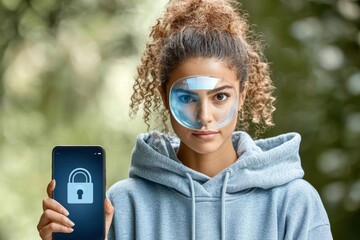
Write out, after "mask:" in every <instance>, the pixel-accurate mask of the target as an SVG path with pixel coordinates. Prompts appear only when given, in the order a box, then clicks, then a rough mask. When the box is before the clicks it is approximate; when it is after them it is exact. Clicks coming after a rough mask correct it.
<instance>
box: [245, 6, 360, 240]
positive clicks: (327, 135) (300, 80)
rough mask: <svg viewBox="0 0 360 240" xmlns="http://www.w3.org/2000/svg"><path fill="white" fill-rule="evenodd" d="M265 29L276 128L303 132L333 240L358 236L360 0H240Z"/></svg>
mask: <svg viewBox="0 0 360 240" xmlns="http://www.w3.org/2000/svg"><path fill="white" fill-rule="evenodd" d="M243 7H244V9H246V10H247V11H248V12H249V15H250V22H252V23H255V24H256V25H257V27H255V29H256V30H258V31H260V32H262V33H263V36H264V40H265V43H267V45H266V48H265V50H266V51H265V55H266V57H267V59H268V61H269V62H270V63H271V68H272V73H273V74H272V78H273V80H274V82H275V86H276V87H277V91H276V96H277V104H276V106H277V110H276V112H275V115H274V117H275V123H276V127H275V128H273V129H272V130H271V131H269V132H268V133H267V135H268V136H271V135H275V134H279V133H284V132H288V131H297V132H300V133H301V135H302V145H301V152H300V155H301V158H302V165H303V167H304V169H305V179H307V180H308V181H309V182H310V183H312V184H313V185H314V187H315V188H316V189H317V190H318V191H319V192H320V195H321V197H322V200H323V202H324V205H325V208H326V209H327V212H328V215H329V218H330V221H331V224H332V231H333V234H334V239H354V240H355V239H359V237H360V230H359V228H358V227H357V226H360V180H359V179H360V143H359V142H360V69H359V67H360V65H359V63H360V59H359V56H360V55H359V53H360V47H359V46H360V30H359V25H360V21H359V19H360V7H359V5H358V2H357V1H345V0H339V1H335V0H312V1H297V0H291V1H285V0H283V1H260V0H251V1H250V0H249V1H243Z"/></svg>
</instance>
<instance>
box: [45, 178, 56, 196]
mask: <svg viewBox="0 0 360 240" xmlns="http://www.w3.org/2000/svg"><path fill="white" fill-rule="evenodd" d="M55 185H56V182H55V179H53V180H51V181H50V183H49V184H48V186H47V189H46V192H47V195H48V196H49V198H52V197H53V191H54V189H55Z"/></svg>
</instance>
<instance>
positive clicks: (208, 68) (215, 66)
mask: <svg viewBox="0 0 360 240" xmlns="http://www.w3.org/2000/svg"><path fill="white" fill-rule="evenodd" d="M196 75H198V76H199V75H204V76H212V77H216V78H220V79H223V80H225V81H226V82H227V83H230V84H232V85H233V86H234V87H235V89H236V90H237V91H238V90H239V87H240V86H239V82H238V80H237V76H236V71H234V70H232V69H230V68H229V67H228V66H227V64H226V63H225V62H222V61H220V60H217V59H211V58H191V59H188V60H186V61H185V62H183V63H181V64H180V65H179V66H177V67H175V68H174V70H173V71H172V72H171V73H170V74H169V80H168V83H167V91H169V89H170V88H171V86H172V85H173V84H174V82H175V81H176V80H178V79H181V78H186V77H190V76H196Z"/></svg>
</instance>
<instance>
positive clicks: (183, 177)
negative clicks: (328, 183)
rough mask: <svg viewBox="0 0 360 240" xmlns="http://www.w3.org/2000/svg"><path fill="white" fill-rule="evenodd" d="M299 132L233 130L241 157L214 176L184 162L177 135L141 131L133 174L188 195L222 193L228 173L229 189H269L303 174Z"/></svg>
mask: <svg viewBox="0 0 360 240" xmlns="http://www.w3.org/2000/svg"><path fill="white" fill-rule="evenodd" d="M300 141H301V137H300V135H299V134H298V133H287V134H283V135H279V136H277V137H272V138H267V139H261V140H255V141H254V140H253V139H252V138H251V137H250V136H249V135H248V134H247V133H245V132H241V131H239V132H234V133H233V135H232V142H233V145H234V148H235V149H236V151H237V155H238V159H237V161H236V162H235V163H234V164H232V165H231V166H230V167H228V168H227V169H225V170H224V171H222V172H220V173H219V174H217V175H216V176H214V177H212V178H211V177H209V176H207V175H205V174H202V173H200V172H197V171H194V170H193V169H191V168H188V167H187V166H185V165H183V164H182V163H181V162H180V161H179V160H178V158H177V157H176V151H177V149H178V148H179V144H180V140H179V139H178V138H177V137H176V136H172V135H168V134H162V133H160V132H157V131H154V132H150V133H144V134H140V135H139V136H138V137H137V141H136V145H135V148H134V150H133V153H132V159H131V166H130V173H129V174H130V177H132V178H136V177H139V178H144V179H146V180H149V181H152V182H156V183H158V184H162V185H165V186H167V187H170V188H173V189H175V190H177V191H178V192H181V193H182V194H184V195H186V196H193V194H192V193H191V191H192V190H191V189H189V177H190V178H191V179H192V180H193V181H194V182H193V183H192V184H193V185H194V186H193V188H194V189H193V191H194V194H195V196H196V197H220V196H221V194H222V187H223V183H224V179H225V178H226V177H227V176H226V175H228V179H227V180H226V181H227V186H226V192H227V193H238V192H241V191H244V190H248V189H250V188H262V189H268V188H272V187H275V186H280V185H283V184H286V183H288V182H290V181H292V180H294V179H297V178H302V177H303V175H304V171H303V169H302V168H301V163H300V157H299V146H300Z"/></svg>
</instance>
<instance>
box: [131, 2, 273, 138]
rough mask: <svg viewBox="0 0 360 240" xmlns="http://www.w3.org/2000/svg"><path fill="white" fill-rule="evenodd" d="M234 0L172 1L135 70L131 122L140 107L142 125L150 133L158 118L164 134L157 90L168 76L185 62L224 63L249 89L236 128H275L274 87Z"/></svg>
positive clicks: (164, 113) (163, 114)
mask: <svg viewBox="0 0 360 240" xmlns="http://www.w3.org/2000/svg"><path fill="white" fill-rule="evenodd" d="M239 9H240V8H239V6H238V5H237V4H236V2H235V1H232V0H170V1H169V3H168V4H167V7H166V10H165V13H164V15H163V16H162V17H160V18H159V19H157V23H156V24H155V25H154V26H153V27H152V29H151V33H150V41H149V42H148V43H147V45H146V49H145V51H144V53H143V56H142V58H141V63H140V65H139V66H138V68H137V76H136V78H135V84H134V86H133V90H134V92H133V94H132V96H131V103H130V112H129V113H130V116H131V117H134V116H135V115H136V114H137V112H138V111H139V108H140V105H141V104H143V110H144V116H143V119H144V122H145V123H146V124H147V126H148V129H149V128H150V120H151V117H152V115H153V114H154V113H156V114H160V115H158V116H160V117H161V119H162V122H163V124H164V127H165V128H164V129H165V130H167V129H168V128H167V126H166V121H167V119H168V114H169V112H168V110H167V109H166V108H165V107H164V106H163V104H162V100H161V95H160V92H159V91H158V88H159V87H162V88H163V89H165V86H166V83H167V80H168V76H169V73H170V72H171V71H172V70H173V69H174V68H175V67H176V66H178V65H179V64H181V63H182V62H184V61H185V60H187V59H189V58H196V57H205V58H215V59H218V60H224V61H225V62H226V63H227V64H228V66H229V68H231V69H234V70H235V71H236V73H237V77H238V80H239V81H240V87H241V88H240V89H241V90H242V89H243V86H244V84H247V92H246V98H245V102H244V105H243V107H242V109H241V112H240V114H239V120H238V125H237V127H238V128H241V129H244V130H248V129H249V128H250V127H252V126H253V127H254V128H255V129H257V130H256V132H257V133H260V132H262V131H264V130H265V129H266V128H267V127H270V126H272V125H274V124H273V120H272V113H273V112H274V111H275V107H274V102H275V97H273V95H272V94H273V91H274V89H275V88H274V86H273V84H272V80H271V78H270V73H269V65H268V63H267V62H266V60H265V58H264V56H263V52H262V48H261V44H260V43H261V41H259V40H252V39H255V38H256V36H255V35H254V33H253V32H252V31H250V30H249V25H248V23H247V19H246V14H241V13H240V11H239Z"/></svg>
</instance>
